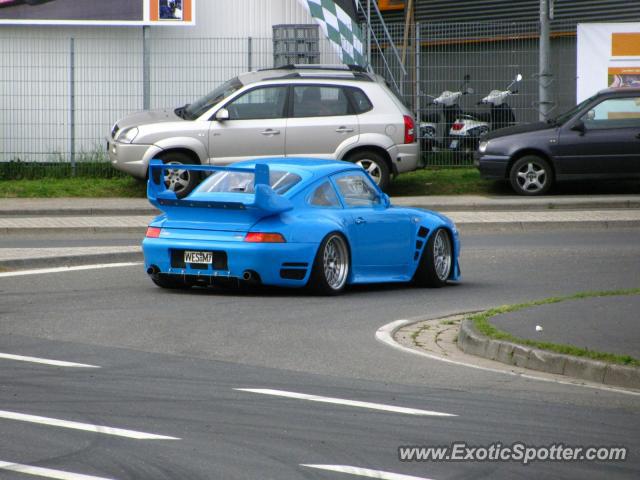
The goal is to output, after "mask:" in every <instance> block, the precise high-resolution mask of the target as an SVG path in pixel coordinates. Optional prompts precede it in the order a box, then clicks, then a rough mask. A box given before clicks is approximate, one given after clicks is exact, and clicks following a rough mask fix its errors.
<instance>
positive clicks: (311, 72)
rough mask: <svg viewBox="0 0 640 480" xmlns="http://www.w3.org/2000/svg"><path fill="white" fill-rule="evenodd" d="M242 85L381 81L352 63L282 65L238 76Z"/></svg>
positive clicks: (380, 78) (376, 76)
mask: <svg viewBox="0 0 640 480" xmlns="http://www.w3.org/2000/svg"><path fill="white" fill-rule="evenodd" d="M238 79H239V80H240V82H241V83H242V84H243V85H250V84H253V83H257V82H262V81H269V80H289V79H313V80H325V81H326V80H331V81H356V82H362V81H366V82H378V83H380V82H383V81H384V80H383V79H382V77H380V76H379V75H376V74H372V73H369V72H367V71H366V70H365V69H363V68H361V67H357V66H354V65H314V64H309V65H284V66H282V67H276V68H268V69H264V70H258V71H254V72H247V73H243V74H241V75H239V76H238Z"/></svg>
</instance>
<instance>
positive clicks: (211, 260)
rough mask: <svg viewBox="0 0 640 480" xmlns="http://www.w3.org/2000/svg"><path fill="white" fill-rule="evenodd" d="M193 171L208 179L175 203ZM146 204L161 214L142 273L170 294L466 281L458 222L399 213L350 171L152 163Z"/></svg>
mask: <svg viewBox="0 0 640 480" xmlns="http://www.w3.org/2000/svg"><path fill="white" fill-rule="evenodd" d="M187 170H189V171H200V172H203V174H202V175H203V176H205V175H208V176H205V177H204V180H203V181H202V183H201V184H200V185H199V186H198V187H197V188H196V189H195V190H194V191H193V192H192V193H191V194H190V195H189V196H187V197H186V198H184V199H178V198H177V197H176V195H175V193H174V192H172V191H171V190H168V189H167V188H166V186H165V182H166V181H167V179H169V181H170V178H171V176H172V175H183V174H184V172H185V171H187ZM194 173H195V172H194ZM147 195H148V197H149V201H150V202H151V203H152V204H153V205H155V206H156V207H157V208H159V209H160V210H162V211H163V212H164V213H163V214H162V215H160V216H158V217H157V218H155V219H154V220H153V221H152V222H151V224H150V225H149V228H148V229H147V234H146V238H145V239H144V241H143V243H142V247H143V251H144V260H145V267H146V269H147V273H148V274H149V276H150V277H151V279H152V280H153V282H154V283H155V284H156V285H158V286H160V287H163V288H189V287H192V286H196V285H201V286H206V285H210V284H215V283H217V282H222V281H224V280H234V281H238V282H241V281H244V282H250V283H256V284H258V283H262V284H265V285H277V286H283V287H304V286H309V287H311V288H313V289H315V290H317V291H319V292H321V293H324V294H329V295H333V294H338V293H340V292H342V291H343V290H344V288H345V287H346V286H347V285H350V284H357V283H378V282H408V281H414V282H415V283H416V284H417V285H420V286H427V287H441V286H443V285H445V284H446V283H447V281H449V280H458V279H459V278H460V268H459V265H458V255H459V252H460V241H459V237H458V231H457V230H456V227H455V225H454V224H453V222H452V221H451V220H449V219H448V218H447V217H445V216H443V215H440V214H438V213H435V212H430V211H427V210H420V209H415V208H401V207H394V206H392V205H391V204H390V202H389V197H388V196H387V195H386V194H384V193H383V192H382V191H381V190H380V189H378V187H377V186H376V184H375V183H374V182H373V181H372V180H371V178H369V176H368V175H367V174H366V173H365V171H364V170H363V169H362V168H361V167H360V166H358V165H354V164H353V163H349V162H337V161H330V160H316V159H307V158H305V159H294V158H272V159H267V160H255V161H247V162H241V163H236V164H235V165H234V166H233V167H217V166H208V165H180V167H179V169H177V168H176V166H175V165H171V164H163V163H162V161H160V160H152V161H151V162H150V164H149V182H148V186H147Z"/></svg>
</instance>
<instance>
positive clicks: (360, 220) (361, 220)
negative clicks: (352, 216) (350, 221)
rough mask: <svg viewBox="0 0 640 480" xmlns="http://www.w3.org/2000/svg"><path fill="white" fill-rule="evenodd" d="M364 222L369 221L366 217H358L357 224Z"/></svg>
mask: <svg viewBox="0 0 640 480" xmlns="http://www.w3.org/2000/svg"><path fill="white" fill-rule="evenodd" d="M363 223H367V221H366V220H365V219H364V218H362V217H358V218H356V225H362V224H363Z"/></svg>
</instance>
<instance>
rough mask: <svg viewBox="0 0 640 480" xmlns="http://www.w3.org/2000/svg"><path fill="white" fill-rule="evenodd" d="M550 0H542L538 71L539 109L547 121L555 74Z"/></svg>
mask: <svg viewBox="0 0 640 480" xmlns="http://www.w3.org/2000/svg"><path fill="white" fill-rule="evenodd" d="M549 5H550V0H540V71H539V72H538V83H539V86H538V109H539V112H540V120H542V121H545V120H546V119H547V116H548V115H549V113H550V112H551V106H552V104H553V102H552V100H551V83H552V82H553V75H552V73H551V72H550V70H551V65H550V63H551V62H550V43H551V38H550V33H549V13H550V9H549Z"/></svg>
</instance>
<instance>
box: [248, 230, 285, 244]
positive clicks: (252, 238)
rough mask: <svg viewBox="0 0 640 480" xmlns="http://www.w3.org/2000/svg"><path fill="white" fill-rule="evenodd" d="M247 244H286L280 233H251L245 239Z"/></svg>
mask: <svg viewBox="0 0 640 480" xmlns="http://www.w3.org/2000/svg"><path fill="white" fill-rule="evenodd" d="M244 241H245V242H251V243H286V240H285V239H284V237H283V236H282V235H281V234H280V233H262V232H249V233H247V236H246V237H244Z"/></svg>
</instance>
